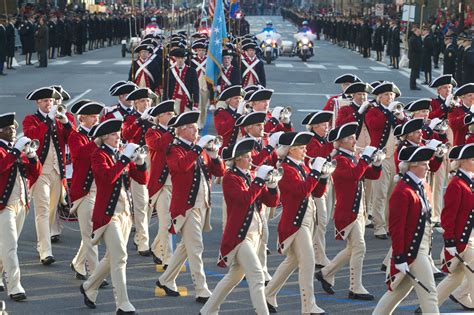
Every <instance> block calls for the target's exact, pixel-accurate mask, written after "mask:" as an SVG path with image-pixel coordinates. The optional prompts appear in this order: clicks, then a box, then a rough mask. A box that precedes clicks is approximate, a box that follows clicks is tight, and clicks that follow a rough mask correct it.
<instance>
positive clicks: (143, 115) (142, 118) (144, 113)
mask: <svg viewBox="0 0 474 315" xmlns="http://www.w3.org/2000/svg"><path fill="white" fill-rule="evenodd" d="M149 111H150V108H147V109H145V110H144V111H143V113H142V115H141V116H140V119H141V120H148V118H150V114H148V112H149Z"/></svg>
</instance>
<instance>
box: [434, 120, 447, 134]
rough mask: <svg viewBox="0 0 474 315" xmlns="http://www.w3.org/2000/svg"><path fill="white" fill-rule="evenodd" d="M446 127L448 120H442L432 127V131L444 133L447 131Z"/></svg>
mask: <svg viewBox="0 0 474 315" xmlns="http://www.w3.org/2000/svg"><path fill="white" fill-rule="evenodd" d="M448 127H449V125H448V120H447V119H444V120H442V121H441V122H440V123H439V124H437V125H436V126H435V127H434V130H435V131H437V132H445V131H446V130H448Z"/></svg>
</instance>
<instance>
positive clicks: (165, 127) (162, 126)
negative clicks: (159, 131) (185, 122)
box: [158, 123, 168, 130]
mask: <svg viewBox="0 0 474 315" xmlns="http://www.w3.org/2000/svg"><path fill="white" fill-rule="evenodd" d="M158 125H160V126H161V128H163V129H165V130H168V126H165V125H162V124H160V123H158Z"/></svg>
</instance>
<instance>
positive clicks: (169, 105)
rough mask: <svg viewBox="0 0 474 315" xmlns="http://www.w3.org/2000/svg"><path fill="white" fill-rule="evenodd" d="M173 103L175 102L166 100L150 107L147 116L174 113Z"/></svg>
mask: <svg viewBox="0 0 474 315" xmlns="http://www.w3.org/2000/svg"><path fill="white" fill-rule="evenodd" d="M174 102H175V101H174V100H167V101H164V102H161V103H160V104H158V105H156V106H154V107H152V108H151V109H150V110H149V111H148V114H150V116H153V117H156V116H158V115H159V114H163V113H167V112H174Z"/></svg>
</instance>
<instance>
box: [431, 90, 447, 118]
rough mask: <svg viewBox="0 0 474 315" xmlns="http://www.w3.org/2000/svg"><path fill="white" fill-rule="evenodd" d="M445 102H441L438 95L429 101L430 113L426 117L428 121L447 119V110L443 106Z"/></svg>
mask: <svg viewBox="0 0 474 315" xmlns="http://www.w3.org/2000/svg"><path fill="white" fill-rule="evenodd" d="M444 102H445V100H443V99H442V98H441V97H440V96H439V95H438V97H437V98H433V99H431V111H430V114H429V116H428V118H429V119H433V118H439V119H442V120H444V119H446V118H448V113H449V108H448V107H446V105H444Z"/></svg>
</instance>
